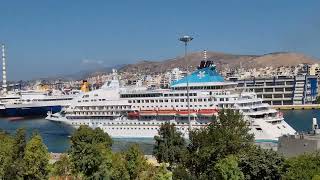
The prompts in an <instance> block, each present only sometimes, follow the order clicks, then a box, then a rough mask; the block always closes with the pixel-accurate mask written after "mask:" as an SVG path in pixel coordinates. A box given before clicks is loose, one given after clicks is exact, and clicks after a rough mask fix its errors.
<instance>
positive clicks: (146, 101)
mask: <svg viewBox="0 0 320 180" xmlns="http://www.w3.org/2000/svg"><path fill="white" fill-rule="evenodd" d="M207 101H211V99H210V98H203V99H190V102H207ZM128 102H129V103H163V102H187V100H186V99H159V100H158V99H156V100H148V99H147V100H129V101H128Z"/></svg>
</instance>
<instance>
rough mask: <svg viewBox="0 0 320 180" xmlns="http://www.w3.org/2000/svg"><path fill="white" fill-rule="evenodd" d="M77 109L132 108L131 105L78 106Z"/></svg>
mask: <svg viewBox="0 0 320 180" xmlns="http://www.w3.org/2000/svg"><path fill="white" fill-rule="evenodd" d="M75 109H76V110H117V109H130V106H119V105H118V106H90V107H89V106H77V107H76V108H75Z"/></svg>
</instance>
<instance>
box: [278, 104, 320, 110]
mask: <svg viewBox="0 0 320 180" xmlns="http://www.w3.org/2000/svg"><path fill="white" fill-rule="evenodd" d="M272 108H274V109H278V110H311V109H320V104H296V105H273V106H272Z"/></svg>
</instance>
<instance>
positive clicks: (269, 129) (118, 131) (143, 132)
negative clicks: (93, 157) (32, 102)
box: [46, 113, 295, 142]
mask: <svg viewBox="0 0 320 180" xmlns="http://www.w3.org/2000/svg"><path fill="white" fill-rule="evenodd" d="M46 119H47V120H50V121H53V122H56V123H63V124H67V125H69V126H70V127H72V128H78V127H79V126H81V125H87V126H89V127H91V128H101V129H102V130H103V131H104V132H106V133H108V134H109V135H110V136H111V137H113V138H153V137H154V136H156V135H158V130H159V129H160V126H161V124H162V123H164V122H169V123H170V124H175V126H176V129H177V130H178V131H180V132H181V133H182V136H183V137H184V138H186V139H188V138H189V132H188V129H189V125H188V123H187V122H185V123H181V122H180V123H177V122H176V121H175V120H169V121H168V120H166V121H159V119H157V120H149V121H141V120H130V119H126V118H125V119H123V118H122V119H121V120H109V119H83V120H70V119H67V118H65V117H62V116H61V115H60V114H59V113H56V114H49V115H48V116H47V118H46ZM209 123H210V121H209V120H208V121H199V120H193V121H192V129H199V128H203V127H206V126H207V125H208V124H209ZM261 123H262V124H261ZM255 126H259V127H264V128H262V129H261V130H257V129H256V128H255ZM280 126H282V127H285V128H280ZM278 127H279V128H278ZM250 129H251V130H250V131H249V133H252V134H254V136H255V141H256V142H277V141H278V138H279V137H280V136H282V135H285V134H294V133H295V130H294V129H293V128H291V127H290V126H289V125H288V124H287V123H286V122H285V121H282V123H281V124H277V125H272V124H270V123H264V122H263V121H261V122H259V123H255V124H254V125H253V126H252V127H250Z"/></svg>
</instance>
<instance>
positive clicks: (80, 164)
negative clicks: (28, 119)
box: [0, 110, 320, 180]
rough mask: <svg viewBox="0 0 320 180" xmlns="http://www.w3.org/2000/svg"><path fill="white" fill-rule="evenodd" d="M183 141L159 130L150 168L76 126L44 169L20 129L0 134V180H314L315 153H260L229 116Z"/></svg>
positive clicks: (319, 164)
mask: <svg viewBox="0 0 320 180" xmlns="http://www.w3.org/2000/svg"><path fill="white" fill-rule="evenodd" d="M189 135H190V138H189V141H186V140H185V139H184V138H183V137H182V134H181V133H180V132H178V131H177V130H176V128H175V126H174V125H172V124H168V123H167V124H163V125H162V126H161V128H160V130H159V133H158V136H156V137H155V142H156V143H155V146H154V152H153V153H154V156H155V157H156V159H157V160H158V162H159V163H160V165H159V166H154V165H153V164H150V163H149V162H148V161H147V159H146V158H145V156H144V154H143V153H142V151H141V149H140V147H139V146H138V145H132V146H130V147H129V148H128V149H127V150H126V151H123V152H117V153H114V152H112V151H111V146H112V139H111V138H110V136H109V135H108V134H107V133H105V132H103V131H102V130H101V129H99V128H97V129H91V128H89V127H88V126H81V127H80V128H79V129H77V130H76V131H75V132H74V134H73V135H72V136H71V138H70V141H71V146H70V149H69V151H68V152H67V153H66V154H63V155H62V156H61V157H60V159H59V160H58V161H56V162H54V163H53V164H50V163H49V159H50V157H49V153H48V150H47V148H46V146H45V145H44V143H43V142H42V139H41V136H40V135H39V134H37V133H34V134H33V135H32V136H31V137H30V138H29V140H27V139H26V133H25V130H23V129H19V130H17V132H16V133H15V134H14V135H10V134H7V133H5V132H4V131H0V179H35V180H37V179H41V180H42V179H49V178H50V177H51V178H55V179H92V180H93V179H110V180H118V179H120V180H122V179H123V180H137V179H139V180H170V179H181V180H194V179H200V180H207V179H208V180H209V179H217V180H220V179H221V180H224V179H225V180H227V179H228V180H229V179H233V180H242V179H249V180H255V179H313V180H315V179H320V153H318V152H316V153H312V154H304V155H300V156H297V157H293V158H288V159H285V158H284V157H283V156H281V155H279V154H278V153H277V152H275V151H272V150H265V149H261V148H260V147H258V146H256V145H255V144H254V137H253V136H252V135H251V134H250V133H249V128H248V126H247V124H246V122H245V121H244V120H243V118H242V116H241V114H239V113H237V112H235V111H231V110H222V111H220V112H219V115H218V118H216V119H215V120H214V121H213V122H212V123H211V124H210V125H208V126H207V127H205V128H203V129H195V130H193V131H191V132H190V134H189Z"/></svg>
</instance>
